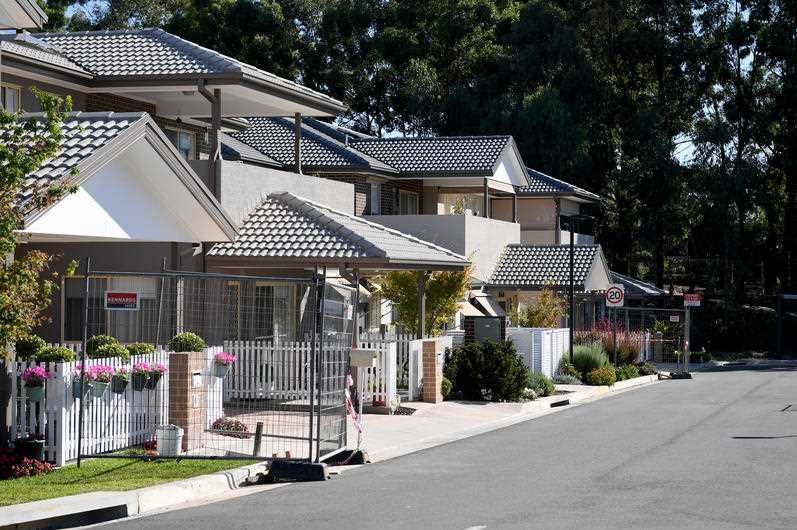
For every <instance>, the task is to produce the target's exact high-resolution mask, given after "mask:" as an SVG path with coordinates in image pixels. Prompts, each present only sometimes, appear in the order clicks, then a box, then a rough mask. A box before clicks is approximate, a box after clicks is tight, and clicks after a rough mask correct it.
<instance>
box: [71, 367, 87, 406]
mask: <svg viewBox="0 0 797 530" xmlns="http://www.w3.org/2000/svg"><path fill="white" fill-rule="evenodd" d="M81 371H82V370H81V367H80V366H76V367H75V369H74V370H72V397H73V398H75V399H81V398H82V397H83V396H84V395H86V394H87V393H88V391H89V390H91V369H90V368H88V369H86V370H85V373H83V374H82V376H83V388H82V389H81V386H80V377H81ZM81 390H82V392H81Z"/></svg>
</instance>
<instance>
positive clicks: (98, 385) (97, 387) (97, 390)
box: [91, 381, 111, 398]
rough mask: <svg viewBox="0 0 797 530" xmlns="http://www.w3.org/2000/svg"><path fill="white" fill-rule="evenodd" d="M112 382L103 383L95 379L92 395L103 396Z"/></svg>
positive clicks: (92, 385) (92, 384)
mask: <svg viewBox="0 0 797 530" xmlns="http://www.w3.org/2000/svg"><path fill="white" fill-rule="evenodd" d="M110 384H111V383H103V382H102V381H94V382H93V383H91V395H93V396H94V397H95V398H101V397H102V396H103V395H105V391H106V390H108V387H109V386H110Z"/></svg>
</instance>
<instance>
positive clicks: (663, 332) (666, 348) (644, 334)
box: [606, 307, 687, 364]
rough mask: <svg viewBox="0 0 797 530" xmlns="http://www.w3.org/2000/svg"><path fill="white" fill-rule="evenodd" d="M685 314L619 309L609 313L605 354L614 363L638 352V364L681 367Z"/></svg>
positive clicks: (685, 323)
mask: <svg viewBox="0 0 797 530" xmlns="http://www.w3.org/2000/svg"><path fill="white" fill-rule="evenodd" d="M686 325H687V322H686V313H685V311H684V310H683V309H659V308H644V307H621V308H614V309H610V312H609V320H608V329H609V330H614V331H615V332H616V333H615V334H614V335H613V336H612V335H610V336H608V337H607V338H608V341H607V342H608V344H607V346H608V347H607V348H606V349H607V352H608V353H609V356H610V357H611V358H612V359H613V360H614V356H615V353H616V354H617V356H618V358H617V359H616V360H617V362H621V363H622V362H623V361H628V360H630V358H629V359H625V358H624V357H626V356H628V355H629V352H633V354H634V355H635V354H636V352H637V350H638V352H639V358H640V360H645V361H653V362H656V363H667V364H683V362H684V346H685V337H686Z"/></svg>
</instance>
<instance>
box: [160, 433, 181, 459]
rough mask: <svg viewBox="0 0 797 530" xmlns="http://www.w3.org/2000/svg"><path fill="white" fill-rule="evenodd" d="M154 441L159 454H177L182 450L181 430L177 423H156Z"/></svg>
mask: <svg viewBox="0 0 797 530" xmlns="http://www.w3.org/2000/svg"><path fill="white" fill-rule="evenodd" d="M155 441H156V446H157V447H156V449H157V451H158V454H159V455H160V456H178V455H179V454H180V453H181V452H182V446H183V430H182V429H181V428H180V427H178V426H177V425H158V426H157V427H156V428H155Z"/></svg>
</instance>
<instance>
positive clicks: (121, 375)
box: [113, 366, 130, 381]
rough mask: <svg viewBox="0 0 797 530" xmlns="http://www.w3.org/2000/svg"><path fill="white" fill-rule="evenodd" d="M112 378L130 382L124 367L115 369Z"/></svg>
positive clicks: (128, 373)
mask: <svg viewBox="0 0 797 530" xmlns="http://www.w3.org/2000/svg"><path fill="white" fill-rule="evenodd" d="M113 376H114V377H115V378H117V379H119V380H121V381H129V380H130V372H129V370H128V369H127V368H126V367H124V366H120V367H119V368H117V369H116V371H115V372H114V374H113Z"/></svg>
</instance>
